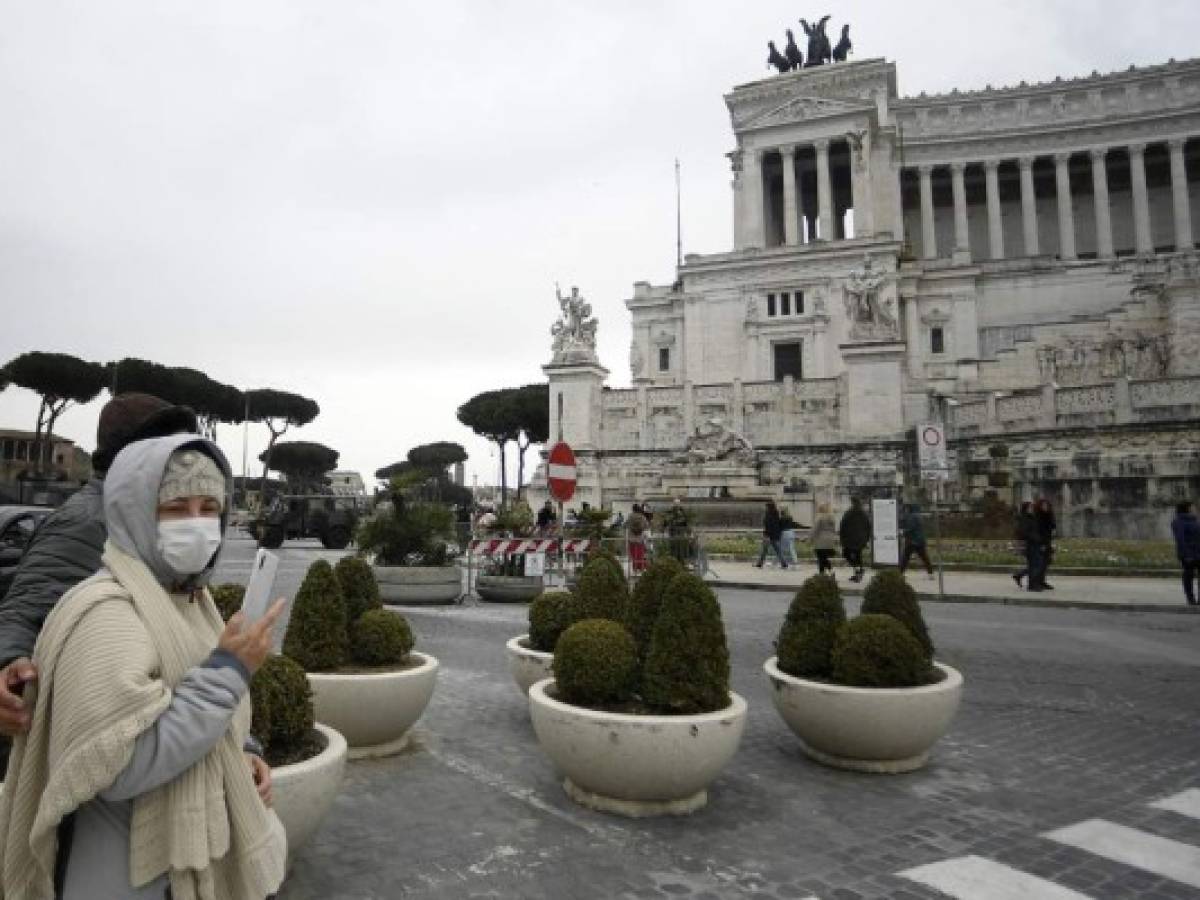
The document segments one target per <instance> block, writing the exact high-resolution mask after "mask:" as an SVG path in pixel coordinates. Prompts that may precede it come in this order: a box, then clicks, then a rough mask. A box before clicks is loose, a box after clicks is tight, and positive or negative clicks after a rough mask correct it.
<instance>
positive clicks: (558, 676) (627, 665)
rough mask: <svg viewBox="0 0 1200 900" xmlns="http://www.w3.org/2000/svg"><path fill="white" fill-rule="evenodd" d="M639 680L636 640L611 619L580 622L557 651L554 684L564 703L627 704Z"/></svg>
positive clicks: (581, 704) (555, 649)
mask: <svg viewBox="0 0 1200 900" xmlns="http://www.w3.org/2000/svg"><path fill="white" fill-rule="evenodd" d="M636 678H637V648H636V647H635V646H634V643H633V636H632V635H630V633H629V632H628V631H626V630H625V626H624V625H621V624H620V623H618V622H613V621H612V620H610V619H585V620H584V621H582V622H576V623H575V624H574V625H572V626H571V627H570V628H568V629H567V630H566V631H564V632H563V633H562V637H560V638H559V639H558V644H557V646H556V647H555V648H554V681H555V685H556V687H557V688H558V695H559V698H560V699H561V700H562V701H563V702H564V703H573V704H575V705H577V706H592V705H602V704H610V703H623V702H624V701H626V700H629V699H630V697H631V696H632V695H633V685H634V681H635V679H636Z"/></svg>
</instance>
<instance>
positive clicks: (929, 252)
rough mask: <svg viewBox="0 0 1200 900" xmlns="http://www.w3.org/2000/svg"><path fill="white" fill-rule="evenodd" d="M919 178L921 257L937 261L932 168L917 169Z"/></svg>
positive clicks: (922, 167)
mask: <svg viewBox="0 0 1200 900" xmlns="http://www.w3.org/2000/svg"><path fill="white" fill-rule="evenodd" d="M917 172H918V174H919V175H920V176H921V257H922V258H923V259H937V255H938V253H937V223H936V222H935V221H934V218H933V166H921V167H920V168H918V169H917Z"/></svg>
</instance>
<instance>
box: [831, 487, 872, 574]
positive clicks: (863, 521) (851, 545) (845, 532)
mask: <svg viewBox="0 0 1200 900" xmlns="http://www.w3.org/2000/svg"><path fill="white" fill-rule="evenodd" d="M838 537H839V538H840V539H841V542H842V556H844V557H846V562H848V563H849V564H850V565H851V566H853V567H854V574H853V575H851V576H850V580H851V581H862V578H863V550H865V549H866V546H867V544H868V543H870V541H871V520H870V519H869V518H868V517H867V513H866V510H864V509H863V507H862V500H860V499H859V498H858V497H852V498H850V508H849V509H848V510H846V512H845V513H843V514H842V521H841V522H840V523H838Z"/></svg>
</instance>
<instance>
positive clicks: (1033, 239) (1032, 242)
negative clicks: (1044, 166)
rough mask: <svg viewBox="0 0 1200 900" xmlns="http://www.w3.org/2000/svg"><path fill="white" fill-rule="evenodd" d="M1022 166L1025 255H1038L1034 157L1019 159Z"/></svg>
mask: <svg viewBox="0 0 1200 900" xmlns="http://www.w3.org/2000/svg"><path fill="white" fill-rule="evenodd" d="M1017 164H1018V165H1019V166H1020V167H1021V224H1022V228H1023V231H1024V233H1025V255H1026V256H1037V255H1038V254H1039V253H1040V252H1041V250H1040V249H1038V218H1037V197H1036V196H1035V195H1034V193H1033V157H1032V156H1026V157H1022V158H1021V159H1019V160H1017Z"/></svg>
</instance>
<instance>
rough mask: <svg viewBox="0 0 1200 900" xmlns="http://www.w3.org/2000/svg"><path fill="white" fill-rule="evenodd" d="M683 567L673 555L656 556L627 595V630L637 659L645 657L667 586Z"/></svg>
mask: <svg viewBox="0 0 1200 900" xmlns="http://www.w3.org/2000/svg"><path fill="white" fill-rule="evenodd" d="M684 571H685V569H684V568H683V565H682V564H681V563H680V562H679V560H677V559H675V558H674V557H673V556H663V557H658V558H656V559H655V560H654V562H652V563H651V564H650V565H649V566H647V567H646V571H644V572H643V573H642V574H641V576H640V577H639V578H638V580H637V584H635V585H634V587H633V592H632V593H631V594H630V596H629V633H630V634H632V635H633V640H634V643H636V644H637V649H638V659H641V660H644V659H645V658H646V651H647V650H649V648H650V636H651V635H652V634H653V632H654V623H655V622H657V621H658V613H659V610H660V609H661V608H662V600H663V596H664V594H666V590H667V586H668V585H670V583H671V582H672V581H674V580H675V578H676V577H677V576H679V575H682V574H683V573H684Z"/></svg>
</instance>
